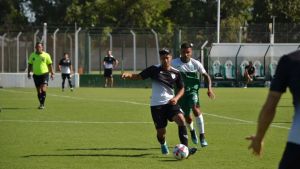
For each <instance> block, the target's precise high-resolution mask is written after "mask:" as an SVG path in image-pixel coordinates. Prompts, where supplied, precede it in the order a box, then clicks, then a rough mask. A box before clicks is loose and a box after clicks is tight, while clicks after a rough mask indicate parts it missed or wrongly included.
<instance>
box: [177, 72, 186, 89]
mask: <svg viewBox="0 0 300 169" xmlns="http://www.w3.org/2000/svg"><path fill="white" fill-rule="evenodd" d="M177 77H178V78H177V79H176V88H177V89H181V88H183V87H184V83H183V80H182V76H181V74H180V73H179V72H178V73H177Z"/></svg>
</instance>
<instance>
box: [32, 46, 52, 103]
mask: <svg viewBox="0 0 300 169" xmlns="http://www.w3.org/2000/svg"><path fill="white" fill-rule="evenodd" d="M35 50H36V51H35V52H33V53H32V54H31V55H30V57H29V59H28V75H27V77H28V79H31V75H30V72H31V71H33V80H34V84H35V87H36V90H37V96H38V99H39V102H40V106H39V107H38V108H39V109H44V108H45V106H44V105H45V99H46V90H47V86H48V81H49V72H50V77H51V79H52V80H53V79H54V72H53V69H52V60H51V57H50V55H49V54H48V53H46V52H44V51H43V50H44V47H43V44H42V43H41V42H37V43H36V45H35Z"/></svg>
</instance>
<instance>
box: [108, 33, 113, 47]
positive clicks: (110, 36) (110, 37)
mask: <svg viewBox="0 0 300 169" xmlns="http://www.w3.org/2000/svg"><path fill="white" fill-rule="evenodd" d="M108 36H109V50H112V35H111V33H108Z"/></svg>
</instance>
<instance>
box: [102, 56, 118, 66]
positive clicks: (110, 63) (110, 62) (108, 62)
mask: <svg viewBox="0 0 300 169" xmlns="http://www.w3.org/2000/svg"><path fill="white" fill-rule="evenodd" d="M103 61H104V62H105V64H104V68H105V69H112V68H113V64H114V63H115V62H116V59H115V58H113V57H109V56H105V57H104V59H103Z"/></svg>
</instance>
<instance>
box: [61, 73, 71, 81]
mask: <svg viewBox="0 0 300 169" xmlns="http://www.w3.org/2000/svg"><path fill="white" fill-rule="evenodd" d="M61 78H62V79H63V80H64V79H66V78H68V79H70V78H71V76H70V74H69V73H62V74H61Z"/></svg>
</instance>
